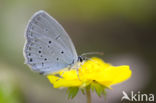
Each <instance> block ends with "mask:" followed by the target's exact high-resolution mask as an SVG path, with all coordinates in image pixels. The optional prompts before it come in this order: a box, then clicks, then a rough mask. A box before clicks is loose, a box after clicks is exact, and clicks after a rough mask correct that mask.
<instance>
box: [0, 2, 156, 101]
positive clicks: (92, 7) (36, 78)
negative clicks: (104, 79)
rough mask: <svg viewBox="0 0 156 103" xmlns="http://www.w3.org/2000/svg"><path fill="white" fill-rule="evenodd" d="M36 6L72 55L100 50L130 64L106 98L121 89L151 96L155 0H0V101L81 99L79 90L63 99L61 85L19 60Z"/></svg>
mask: <svg viewBox="0 0 156 103" xmlns="http://www.w3.org/2000/svg"><path fill="white" fill-rule="evenodd" d="M38 10H45V11H47V12H48V13H49V14H50V15H52V16H53V17H54V18H55V19H57V20H58V21H59V22H60V23H61V24H62V25H63V27H64V28H65V30H66V31H67V32H68V34H69V35H70V37H71V38H72V40H73V42H74V44H75V47H76V49H77V51H78V54H81V53H84V52H89V51H103V52H104V56H102V57H101V58H103V59H104V60H105V61H107V62H109V63H112V64H113V65H121V64H127V65H130V66H131V69H132V71H133V75H132V78H131V79H129V80H128V81H126V82H124V83H122V84H120V85H118V86H116V87H115V89H113V90H108V101H109V102H110V103H113V102H114V101H115V102H114V103H117V102H119V103H120V99H121V97H122V92H121V91H122V90H123V89H124V90H125V91H132V90H134V91H141V92H142V93H153V94H155V96H156V81H155V78H156V75H155V73H156V68H155V62H156V60H155V58H156V1H155V0H0V103H80V102H81V103H85V97H84V96H83V95H82V94H81V93H79V95H78V96H77V97H76V99H75V100H67V99H66V97H67V95H66V93H65V90H64V89H61V90H60V89H54V88H53V87H52V85H51V84H50V83H49V81H48V80H47V78H46V77H44V76H42V75H39V74H38V73H34V72H32V71H31V70H30V69H29V67H28V66H27V65H25V64H24V57H23V46H24V42H25V38H24V31H25V27H26V24H27V22H28V20H29V19H30V17H31V16H32V15H33V14H34V13H35V12H36V11H38ZM119 88H120V89H119ZM121 88H122V89H121ZM115 90H121V91H115ZM109 91H112V93H111V92H110V95H109ZM113 91H115V93H114V92H113ZM92 95H93V98H92V99H93V103H103V102H104V100H103V99H102V98H98V97H97V96H96V95H95V94H94V93H93V94H92ZM109 97H110V98H111V99H109Z"/></svg>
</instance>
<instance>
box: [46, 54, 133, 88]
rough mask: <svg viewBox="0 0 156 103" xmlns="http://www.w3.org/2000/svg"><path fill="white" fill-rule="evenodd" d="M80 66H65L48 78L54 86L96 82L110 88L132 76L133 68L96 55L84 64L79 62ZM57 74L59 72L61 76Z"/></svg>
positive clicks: (81, 86) (77, 85) (81, 85)
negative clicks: (72, 67) (109, 61)
mask: <svg viewBox="0 0 156 103" xmlns="http://www.w3.org/2000/svg"><path fill="white" fill-rule="evenodd" d="M79 64H80V65H79ZM78 66H79V69H78V70H77V69H71V70H67V69H68V68H65V69H63V70H61V71H59V72H57V73H53V74H49V75H48V76H47V78H48V79H49V81H50V82H51V83H52V84H53V86H54V88H60V87H80V88H83V87H86V86H88V85H90V84H92V83H95V82H96V83H98V84H100V85H102V86H105V87H108V88H110V86H111V85H114V84H117V83H121V82H123V81H125V80H127V79H128V78H130V77H131V70H130V69H129V66H128V65H122V66H112V65H111V64H108V63H105V62H104V61H103V60H101V59H99V58H96V57H93V58H91V59H90V60H87V61H85V62H84V63H82V64H81V63H78V64H77V65H76V66H75V67H78ZM55 74H59V75H60V76H61V78H60V77H58V76H56V75H55Z"/></svg>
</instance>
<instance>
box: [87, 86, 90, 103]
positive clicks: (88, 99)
mask: <svg viewBox="0 0 156 103" xmlns="http://www.w3.org/2000/svg"><path fill="white" fill-rule="evenodd" d="M86 97H87V103H91V93H90V88H86Z"/></svg>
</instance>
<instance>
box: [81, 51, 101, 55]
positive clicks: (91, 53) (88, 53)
mask: <svg viewBox="0 0 156 103" xmlns="http://www.w3.org/2000/svg"><path fill="white" fill-rule="evenodd" d="M93 54H98V55H104V53H103V52H87V53H83V54H81V56H85V55H93Z"/></svg>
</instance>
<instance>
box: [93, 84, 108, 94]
mask: <svg viewBox="0 0 156 103" xmlns="http://www.w3.org/2000/svg"><path fill="white" fill-rule="evenodd" d="M105 88H106V87H105V86H103V85H101V84H98V83H96V82H93V83H92V84H91V89H92V91H94V90H95V91H96V94H97V95H98V96H99V97H101V95H105Z"/></svg>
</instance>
